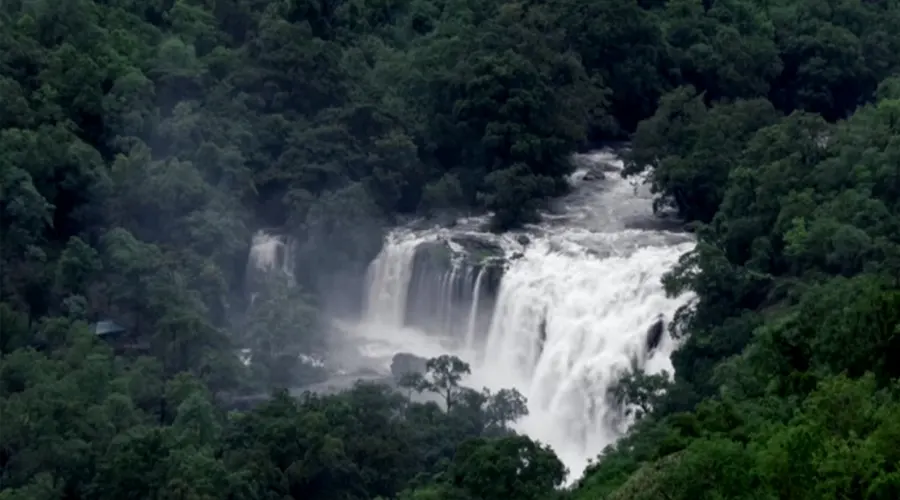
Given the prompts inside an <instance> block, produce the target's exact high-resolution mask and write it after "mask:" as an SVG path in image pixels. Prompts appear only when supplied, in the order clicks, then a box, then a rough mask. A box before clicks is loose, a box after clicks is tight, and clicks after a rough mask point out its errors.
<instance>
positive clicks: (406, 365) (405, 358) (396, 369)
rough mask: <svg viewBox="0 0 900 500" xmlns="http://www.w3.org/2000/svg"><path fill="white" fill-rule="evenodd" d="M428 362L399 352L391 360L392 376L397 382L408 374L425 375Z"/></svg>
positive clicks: (413, 355)
mask: <svg viewBox="0 0 900 500" xmlns="http://www.w3.org/2000/svg"><path fill="white" fill-rule="evenodd" d="M427 363H428V360H427V359H425V358H422V357H419V356H416V355H415V354H410V353H408V352H398V353H397V354H395V355H394V358H393V359H392V360H391V375H393V376H394V378H395V379H396V380H400V378H401V377H403V376H404V375H406V374H408V373H425V371H426V370H427V368H426V365H427Z"/></svg>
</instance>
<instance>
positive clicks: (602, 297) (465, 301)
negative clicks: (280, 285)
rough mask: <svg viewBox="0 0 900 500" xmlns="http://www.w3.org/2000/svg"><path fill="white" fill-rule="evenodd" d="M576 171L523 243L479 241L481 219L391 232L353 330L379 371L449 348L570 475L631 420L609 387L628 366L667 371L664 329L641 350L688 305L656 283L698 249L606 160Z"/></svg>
mask: <svg viewBox="0 0 900 500" xmlns="http://www.w3.org/2000/svg"><path fill="white" fill-rule="evenodd" d="M576 162H577V164H578V165H580V166H581V167H582V168H580V169H579V171H578V172H576V174H575V175H573V176H572V182H573V183H574V184H575V189H574V191H573V192H572V193H571V194H570V195H567V196H566V197H564V198H563V199H561V200H559V203H558V205H557V206H556V207H554V208H553V210H551V212H550V213H548V214H546V215H545V217H544V222H542V223H540V224H536V225H533V226H530V227H528V228H527V231H526V232H527V236H523V235H521V234H519V235H518V236H517V237H513V235H511V234H504V235H492V234H488V233H484V232H481V231H480V230H479V224H481V223H483V222H484V221H483V220H478V219H471V220H467V221H459V222H458V223H457V224H456V225H454V226H453V227H452V228H431V229H426V230H413V229H409V228H406V229H398V230H396V231H394V232H393V233H392V234H391V235H390V236H389V237H388V239H387V240H386V242H385V245H384V248H383V249H382V251H381V253H380V254H379V256H378V257H377V258H376V259H375V260H374V261H373V262H372V264H371V266H370V269H369V287H368V308H367V311H366V314H365V316H364V320H363V321H362V323H361V324H360V325H358V326H357V327H356V329H355V333H354V335H355V336H356V337H355V342H356V343H357V344H358V345H359V346H361V347H359V349H360V350H361V351H364V352H365V356H368V357H371V358H372V359H379V360H381V361H380V362H382V363H384V364H385V366H386V365H387V363H389V360H390V358H391V356H393V354H396V353H397V352H410V353H413V354H416V355H419V356H425V357H430V356H435V355H438V354H443V353H448V352H449V353H453V354H457V355H459V356H460V357H462V358H463V359H464V360H466V361H468V362H469V363H470V364H471V365H472V369H473V374H472V377H471V378H470V379H469V380H467V381H466V383H467V384H468V385H470V386H473V387H476V388H480V387H481V386H486V387H489V388H491V389H493V390H496V389H500V388H505V387H515V388H517V389H518V390H519V391H521V392H522V393H523V394H524V395H525V396H526V397H527V398H528V407H529V412H530V414H529V415H528V416H527V417H526V418H524V419H523V420H522V421H521V422H519V423H518V424H517V425H518V429H519V430H520V431H522V432H525V433H527V434H528V435H530V436H531V437H533V438H535V439H538V440H540V441H542V442H545V443H547V444H549V445H551V446H552V447H553V448H554V450H555V451H556V453H557V455H558V456H559V457H560V458H561V459H562V460H563V461H564V462H565V463H566V465H567V466H568V467H569V469H570V472H571V476H570V478H574V477H578V476H579V475H580V473H581V472H582V470H583V469H584V467H585V466H586V465H587V463H588V461H589V460H590V459H591V458H593V457H596V456H597V455H598V454H599V453H601V452H602V450H603V448H604V447H605V446H607V445H609V444H611V443H612V442H614V441H615V440H616V439H617V438H618V437H620V436H621V435H622V433H623V432H624V431H625V430H626V428H627V425H629V424H630V422H628V420H627V419H624V418H622V415H621V412H620V409H619V408H616V407H615V406H614V405H610V404H609V399H608V389H609V388H610V387H611V386H612V385H613V384H614V383H616V382H617V381H618V380H619V378H620V377H621V376H622V375H623V374H624V373H625V371H626V370H627V369H628V368H629V367H630V366H631V365H632V363H635V364H637V365H638V367H639V368H642V369H644V370H645V371H647V372H650V373H658V372H660V371H661V370H669V371H671V369H672V365H671V362H670V360H669V357H670V355H671V353H672V351H673V350H674V348H675V347H676V346H675V342H674V341H673V339H671V338H670V337H669V336H668V333H664V334H663V335H662V338H661V339H660V342H659V344H658V345H656V346H655V347H654V348H653V349H649V348H648V345H647V331H648V330H649V329H650V327H651V326H652V325H653V324H654V323H655V322H656V321H657V318H658V317H659V315H660V314H662V315H663V316H664V317H665V318H666V319H667V320H671V319H672V317H673V315H674V313H675V311H676V310H677V309H678V308H679V307H680V306H682V305H684V304H685V303H686V302H687V301H688V300H690V298H691V297H690V296H689V295H687V294H686V295H684V296H681V297H667V296H666V294H665V292H664V290H663V287H662V283H661V279H662V277H663V275H664V274H665V273H666V272H667V271H668V270H669V269H671V268H672V266H673V265H674V264H675V263H676V262H677V260H678V259H679V257H680V256H681V255H682V254H684V253H685V252H687V251H689V250H690V249H691V248H693V246H694V242H693V239H692V237H691V236H690V235H688V234H686V233H684V232H681V231H672V230H667V226H668V229H671V228H672V227H673V225H672V224H671V222H669V223H668V224H664V223H661V222H660V221H659V220H658V219H656V218H654V217H653V216H652V195H651V194H650V193H649V191H648V190H647V189H646V188H645V187H644V186H641V185H639V184H635V183H633V182H631V181H626V180H623V179H622V178H621V176H620V175H618V172H619V171H621V168H622V164H621V161H619V159H618V158H617V157H616V156H615V155H614V154H612V153H610V152H601V153H594V154H591V155H584V156H580V157H578V158H576ZM588 173H590V175H588ZM607 174H610V175H607Z"/></svg>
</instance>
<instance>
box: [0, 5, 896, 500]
mask: <svg viewBox="0 0 900 500" xmlns="http://www.w3.org/2000/svg"><path fill="white" fill-rule="evenodd" d="M897 26H900V6H898V5H897V4H896V3H895V2H890V1H875V0H668V1H667V0H551V1H546V2H532V1H530V0H520V1H515V0H481V1H472V0H369V1H363V0H319V1H311V0H149V1H145V0H65V1H49V0H5V1H4V2H2V3H0V231H2V232H0V238H2V240H0V270H2V276H0V279H2V282H0V355H2V359H0V394H2V399H0V499H2V500H9V499H22V500H50V499H63V498H64V499H95V498H96V499H105V498H109V499H115V500H120V499H125V498H134V499H138V498H140V499H143V498H155V499H173V500H174V499H182V500H199V499H219V498H230V499H276V498H277V499H283V498H304V499H307V498H308V499H334V500H354V499H372V498H382V499H385V500H386V499H396V500H400V499H403V500H432V499H433V500H437V499H441V500H445V499H449V500H457V499H458V500H494V499H505V498H509V499H516V500H521V499H525V500H530V499H535V500H550V499H553V498H558V497H570V498H572V499H574V500H581V499H584V500H588V499H590V500H595V499H603V498H609V499H613V498H615V499H625V498H628V499H638V500H644V499H646V500H699V499H723V498H748V499H749V498H753V499H792V500H793V499H806V498H809V499H822V498H843V499H867V500H882V499H895V498H898V497H900V465H898V464H900V454H898V453H900V384H898V376H900V329H898V324H900V217H898V215H900V79H896V78H892V76H894V75H895V74H900V35H898V31H897ZM628 137H631V138H632V139H633V149H632V151H631V153H630V155H629V158H628V165H627V167H628V172H629V173H639V172H642V171H644V170H645V169H647V167H648V166H652V167H653V170H652V172H651V174H650V178H651V181H652V184H653V188H654V190H655V192H656V193H658V195H659V200H658V206H659V207H660V208H662V207H665V206H670V207H673V208H674V209H676V210H677V211H678V212H679V213H680V214H681V215H682V216H683V217H685V218H686V219H687V220H688V221H689V222H690V223H691V224H693V225H694V226H695V227H696V234H697V237H698V239H699V244H698V247H697V249H696V251H694V252H692V253H691V254H689V255H687V256H685V258H684V259H683V261H682V262H681V264H680V265H679V266H678V267H677V268H676V269H674V270H673V271H672V273H671V274H670V276H669V277H668V278H667V281H666V286H667V287H668V288H669V289H670V290H672V291H678V290H684V289H690V290H693V291H694V292H695V293H696V294H697V297H698V298H697V301H696V302H695V303H694V304H692V305H691V306H690V307H689V308H686V309H685V310H684V311H683V314H681V315H680V316H679V318H678V320H677V321H676V323H675V325H674V327H673V328H674V329H675V331H676V333H677V334H678V335H681V336H683V338H684V343H683V346H682V347H681V348H680V349H679V350H678V352H677V353H676V354H675V357H674V363H675V367H676V378H675V381H674V382H673V383H667V382H665V381H664V380H662V379H660V378H658V377H648V376H644V375H642V374H632V376H629V377H626V379H625V380H624V381H623V385H622V387H620V390H618V391H616V396H617V397H618V398H619V400H620V401H622V403H623V404H634V405H635V406H636V407H638V408H639V409H635V411H634V414H635V415H636V416H637V417H639V421H638V423H637V424H636V426H635V428H634V429H633V430H632V432H631V433H630V434H629V435H628V436H627V437H626V438H624V439H623V440H622V441H621V442H620V443H618V444H617V445H616V446H614V447H611V448H610V449H608V450H605V451H604V450H597V452H598V453H601V451H602V454H603V457H602V461H600V462H599V463H598V464H595V465H594V466H592V467H591V468H590V469H589V470H588V471H587V473H586V474H585V476H584V477H583V478H582V479H581V480H580V481H579V483H578V484H577V485H575V487H574V488H572V489H571V490H566V491H559V490H557V489H556V487H557V486H559V485H560V484H561V483H562V480H563V475H564V470H563V467H562V464H561V463H560V462H559V460H558V459H557V458H556V457H555V456H554V455H553V453H552V451H550V450H548V449H547V448H545V447H543V446H542V445H540V444H538V443H534V442H532V441H531V440H530V439H528V438H526V437H523V436H517V435H515V434H514V433H512V432H511V431H510V430H509V428H508V425H509V423H510V422H512V421H514V420H515V419H516V418H517V417H519V416H521V415H522V401H521V396H520V395H518V394H517V393H515V392H514V391H500V392H498V393H497V394H493V395H492V394H485V393H478V392H476V391H473V390H470V389H466V388H464V387H463V385H464V383H465V380H464V378H462V375H463V374H464V373H465V372H466V370H467V366H466V365H465V364H464V363H462V362H461V361H460V360H454V359H450V358H437V360H433V361H432V362H431V363H430V365H429V368H430V373H429V374H427V375H426V376H424V377H421V378H417V379H415V380H409V381H407V382H409V387H410V388H411V389H414V390H423V391H433V392H437V393H439V397H440V398H441V399H444V406H443V408H442V407H441V406H439V405H437V404H434V403H428V404H426V403H414V402H412V401H411V400H410V398H409V395H408V394H400V393H396V392H394V391H391V390H389V389H387V388H384V387H380V386H375V385H359V386H357V387H356V388H355V389H353V390H351V391H348V392H345V393H342V394H338V395H333V396H311V395H306V396H303V397H301V398H299V399H292V398H290V397H288V396H287V394H286V393H285V392H283V391H278V392H276V394H275V396H274V397H273V398H272V399H271V400H270V401H268V402H266V403H264V404H262V405H261V406H260V407H258V408H256V409H253V410H251V411H245V412H233V411H232V412H229V411H227V407H228V403H229V402H230V401H233V400H234V398H235V397H237V396H239V395H246V394H254V393H257V392H258V391H260V390H269V389H276V390H280V389H283V388H285V387H289V386H292V385H294V384H297V383H298V381H300V380H312V379H315V377H316V374H314V373H313V374H310V373H307V372H308V370H309V368H308V367H307V366H305V365H303V364H302V363H299V362H298V361H297V358H298V354H301V353H313V352H316V350H317V349H319V348H320V346H321V343H322V338H321V335H322V334H321V328H319V315H320V311H321V310H322V309H323V307H324V305H325V303H326V302H327V301H329V300H332V299H333V298H334V296H333V295H334V289H335V288H338V289H341V290H345V291H346V290H347V289H349V287H346V286H343V287H342V286H336V285H334V284H335V283H342V284H345V283H347V282H348V280H350V281H352V277H353V276H358V275H359V271H360V269H361V268H362V266H364V265H365V263H366V262H367V261H368V260H369V259H371V257H372V256H373V255H374V253H375V252H376V251H377V249H378V246H379V244H380V239H381V236H382V231H383V228H384V227H386V226H388V225H390V224H391V223H393V222H394V221H395V220H396V219H397V218H398V217H403V216H406V215H410V214H427V215H440V214H446V213H457V212H466V211H478V210H490V211H492V212H494V218H493V220H494V225H495V227H496V228H497V229H504V228H508V227H513V226H516V225H519V224H521V223H523V222H526V221H528V220H530V219H533V218H534V217H535V214H536V210H537V209H539V208H540V207H541V206H542V203H544V202H545V201H546V200H547V199H548V198H549V197H552V196H555V195H559V194H561V193H563V192H564V191H565V189H566V183H565V182H564V179H565V175H566V174H568V173H569V172H570V171H571V169H572V167H571V165H570V164H569V162H568V160H567V157H568V155H569V153H571V152H572V151H573V150H575V149H576V148H579V147H584V146H586V145H588V144H590V143H593V142H597V141H603V140H610V139H623V138H628ZM260 227H278V228H281V229H282V230H284V231H286V232H289V233H291V234H293V235H295V236H296V237H297V240H298V244H297V248H296V255H295V257H296V260H297V266H296V267H297V279H298V284H297V286H287V284H286V283H285V282H284V281H283V279H281V277H280V276H276V275H273V276H270V278H271V279H269V280H265V281H266V282H265V283H262V284H261V285H259V287H260V290H258V292H259V293H258V294H257V295H256V298H255V299H254V300H253V302H252V304H250V301H249V300H248V293H247V288H248V287H247V286H245V269H244V265H245V262H246V256H247V251H248V247H249V242H250V238H251V234H252V233H253V232H254V231H255V230H256V229H257V228H260ZM107 318H111V319H114V320H115V321H116V322H117V323H119V324H120V325H122V326H123V327H124V330H125V332H124V333H122V334H120V335H119V336H118V337H116V338H115V339H101V338H99V336H98V335H97V334H95V333H93V332H92V331H91V330H90V327H89V326H88V325H89V324H91V323H93V322H95V321H98V320H103V319H107ZM240 349H251V350H252V352H253V356H252V359H251V360H249V361H248V362H241V361H240V359H239V350H240ZM663 389H664V390H663Z"/></svg>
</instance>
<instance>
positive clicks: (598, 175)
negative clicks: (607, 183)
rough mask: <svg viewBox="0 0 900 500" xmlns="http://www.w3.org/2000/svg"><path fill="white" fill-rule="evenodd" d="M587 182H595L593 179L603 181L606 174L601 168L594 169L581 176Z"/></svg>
mask: <svg viewBox="0 0 900 500" xmlns="http://www.w3.org/2000/svg"><path fill="white" fill-rule="evenodd" d="M581 179H582V180H583V181H585V182H593V181H602V180H604V179H606V174H604V173H603V172H602V171H601V170H592V171H590V172H588V173H586V174H584V177H582V178H581Z"/></svg>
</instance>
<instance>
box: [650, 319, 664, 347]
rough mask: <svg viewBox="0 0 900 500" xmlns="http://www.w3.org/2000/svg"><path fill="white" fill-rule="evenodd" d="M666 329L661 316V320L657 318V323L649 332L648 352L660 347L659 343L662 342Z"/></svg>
mask: <svg viewBox="0 0 900 500" xmlns="http://www.w3.org/2000/svg"><path fill="white" fill-rule="evenodd" d="M665 327H666V322H665V319H664V318H663V317H662V315H660V316H659V318H657V320H656V323H653V326H651V327H650V328H649V329H648V330H647V341H646V342H647V352H650V351H652V350H654V349H656V348H657V347H659V342H660V341H661V340H662V335H663V332H664V331H665Z"/></svg>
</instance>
